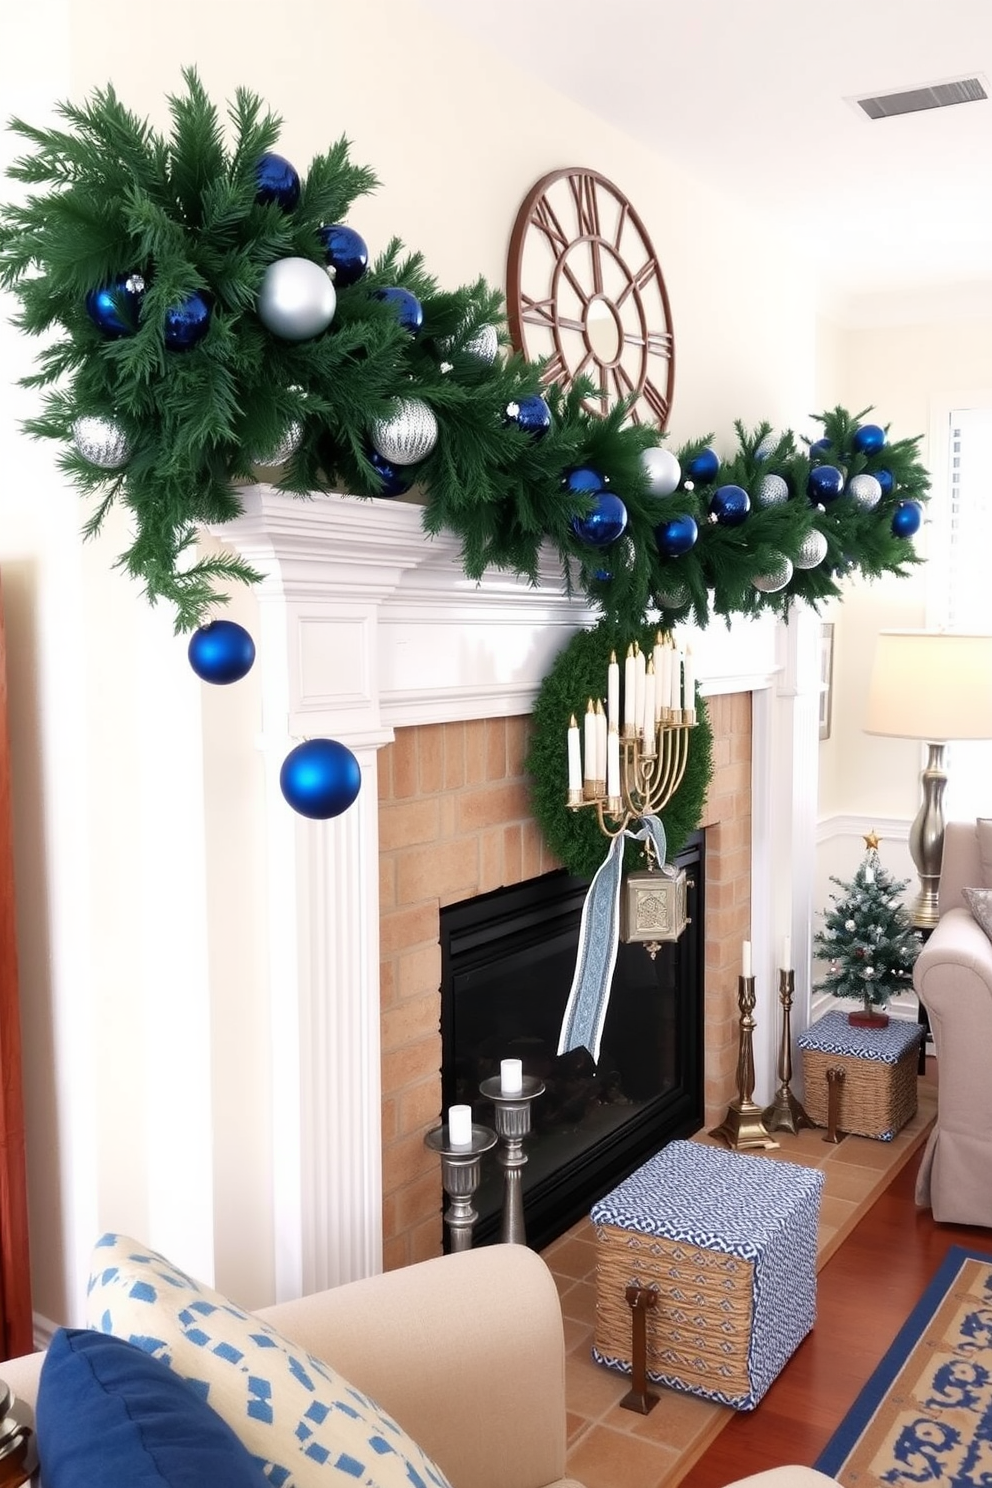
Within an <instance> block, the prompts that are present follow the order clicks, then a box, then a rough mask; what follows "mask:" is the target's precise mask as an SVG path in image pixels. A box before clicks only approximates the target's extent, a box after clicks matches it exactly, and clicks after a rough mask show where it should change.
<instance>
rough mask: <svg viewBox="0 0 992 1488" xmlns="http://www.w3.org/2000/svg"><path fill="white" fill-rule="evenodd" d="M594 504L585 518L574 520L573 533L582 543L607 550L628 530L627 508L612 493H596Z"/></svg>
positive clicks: (578, 517) (576, 517)
mask: <svg viewBox="0 0 992 1488" xmlns="http://www.w3.org/2000/svg"><path fill="white" fill-rule="evenodd" d="M592 501H593V504H592V507H591V508H590V510H589V511H588V512H586V514H585V516H578V515H576V516H574V517H573V518H572V531H573V532H574V533H575V535H576V537H577V538H579V540H580V541H581V542H584V543H588V544H589V546H590V547H593V548H605V547H607V546H608V544H609V543H612V542H616V540H617V538H618V537H622V536H623V534H624V532H625V531H626V529H627V508H626V507H625V506H624V504H623V502H622V501H621V500H620V497H619V496H614V495H613V493H612V491H596V492H595V493H594V495H593V498H592Z"/></svg>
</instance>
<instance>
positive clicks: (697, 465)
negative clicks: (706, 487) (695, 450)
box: [685, 446, 720, 484]
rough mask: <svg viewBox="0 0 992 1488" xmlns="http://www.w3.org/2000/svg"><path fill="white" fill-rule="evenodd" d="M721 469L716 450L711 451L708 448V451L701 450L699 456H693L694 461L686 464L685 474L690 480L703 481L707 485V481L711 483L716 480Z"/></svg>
mask: <svg viewBox="0 0 992 1488" xmlns="http://www.w3.org/2000/svg"><path fill="white" fill-rule="evenodd" d="M719 469H720V460H719V457H718V455H717V453H716V450H711V449H710V448H709V446H707V448H706V449H702V450H700V451H699V454H698V455H693V457H692V459H691V460H688V461H687V462H686V467H685V474H686V475H687V476H688V477H689V479H690V480H694V481H703V482H704V484H705V482H706V481H711V480H712V479H713V478H714V476H715V475H716V473H717V471H718V470H719Z"/></svg>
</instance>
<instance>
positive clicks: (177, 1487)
mask: <svg viewBox="0 0 992 1488" xmlns="http://www.w3.org/2000/svg"><path fill="white" fill-rule="evenodd" d="M35 1420H36V1426H37V1433H38V1460H39V1463H40V1466H41V1476H42V1480H43V1482H44V1484H45V1488H94V1485H95V1484H99V1485H100V1488H204V1485H206V1484H209V1485H210V1488H271V1485H270V1484H269V1480H268V1478H267V1477H266V1476H265V1474H264V1472H263V1471H262V1468H261V1466H260V1464H259V1463H258V1462H257V1461H256V1459H255V1458H254V1457H252V1456H251V1454H250V1453H249V1451H248V1449H247V1447H245V1446H244V1445H243V1443H242V1442H241V1441H240V1440H239V1439H238V1437H237V1436H236V1435H235V1433H234V1432H233V1431H232V1430H231V1427H230V1426H228V1424H227V1422H226V1421H224V1420H222V1419H221V1417H220V1416H219V1415H218V1414H217V1412H216V1411H215V1410H213V1409H212V1408H211V1407H210V1406H209V1405H207V1403H206V1401H205V1400H203V1399H201V1397H200V1396H199V1395H197V1394H196V1392H195V1391H194V1390H193V1388H192V1387H191V1386H190V1385H188V1384H187V1383H186V1381H185V1380H184V1379H182V1378H181V1377H180V1376H179V1375H178V1374H175V1373H173V1371H172V1370H171V1369H170V1368H169V1366H168V1365H167V1364H162V1363H161V1362H160V1361H159V1360H158V1359H155V1358H153V1357H152V1356H151V1354H146V1353H145V1351H144V1349H140V1348H137V1347H136V1346H135V1345H134V1344H132V1343H126V1342H125V1341H124V1340H123V1339H121V1338H114V1337H112V1336H111V1335H109V1334H106V1333H95V1332H90V1331H88V1330H87V1329H84V1328H59V1329H58V1330H57V1332H56V1333H55V1334H54V1336H53V1338H52V1341H51V1343H50V1344H49V1346H48V1352H47V1354H46V1355H45V1360H44V1363H43V1364H42V1366H41V1379H40V1381H39V1385H38V1404H37V1408H36V1412H35Z"/></svg>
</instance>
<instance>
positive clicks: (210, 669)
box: [186, 620, 255, 686]
mask: <svg viewBox="0 0 992 1488" xmlns="http://www.w3.org/2000/svg"><path fill="white" fill-rule="evenodd" d="M186 654H187V656H188V657H189V664H190V666H191V667H192V668H193V670H194V672H195V673H196V675H197V676H198V677H199V678H200V679H201V681H203V682H214V683H216V684H217V685H219V686H225V685H226V684H227V683H228V682H240V681H241V678H242V677H245V676H247V675H248V673H249V672H250V671H251V667H252V662H253V661H254V660H255V642H254V641H253V640H252V638H251V636H250V635H249V634H248V632H247V631H246V630H245V628H244V626H243V625H237V624H236V623H235V622H234V621H233V620H211V621H210V623H209V625H203V626H201V627H200V629H199V630H196V631H194V632H193V634H192V636H191V637H190V642H189V647H188V649H187V653H186Z"/></svg>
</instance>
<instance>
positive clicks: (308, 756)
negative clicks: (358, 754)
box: [279, 739, 362, 821]
mask: <svg viewBox="0 0 992 1488" xmlns="http://www.w3.org/2000/svg"><path fill="white" fill-rule="evenodd" d="M361 788H362V772H361V770H360V769H359V766H358V761H357V759H356V758H355V756H354V755H353V754H352V752H351V750H350V749H348V748H347V747H346V745H344V744H340V743H338V741H337V739H307V740H305V742H304V743H302V744H297V746H296V748H295V749H291V750H290V751H289V753H288V754H287V756H286V758H285V759H284V760H283V762H282V769H281V770H280V771H279V789H280V790H281V791H282V793H283V795H284V796H285V798H286V800H287V801H288V802H289V804H290V806H292V808H293V810H294V811H297V812H299V814H300V816H308V817H310V819H311V820H312V821H327V820H328V818H329V817H332V816H340V815H341V813H342V811H347V809H348V807H349V806H350V805H351V803H352V802H353V801H354V800H355V798H356V797H357V795H358V792H359V791H360V790H361Z"/></svg>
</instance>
